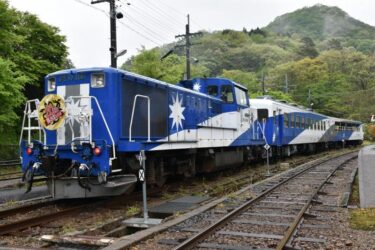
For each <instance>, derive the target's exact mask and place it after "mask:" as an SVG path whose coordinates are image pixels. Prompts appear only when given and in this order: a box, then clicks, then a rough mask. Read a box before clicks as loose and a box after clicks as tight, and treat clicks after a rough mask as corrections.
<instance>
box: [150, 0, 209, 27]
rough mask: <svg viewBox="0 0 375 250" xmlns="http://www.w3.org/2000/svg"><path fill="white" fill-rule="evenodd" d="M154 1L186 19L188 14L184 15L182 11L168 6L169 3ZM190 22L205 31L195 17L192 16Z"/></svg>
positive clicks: (159, 0)
mask: <svg viewBox="0 0 375 250" xmlns="http://www.w3.org/2000/svg"><path fill="white" fill-rule="evenodd" d="M154 1H157V2H159V3H161V4H162V5H164V6H165V7H167V8H169V9H170V10H172V11H174V12H176V13H178V14H180V15H182V16H184V17H186V14H185V13H182V12H181V11H179V10H178V9H176V8H174V7H173V6H171V5H169V4H167V3H165V2H164V1H162V0H154ZM190 21H191V22H192V23H194V24H195V25H197V26H198V27H199V28H201V29H202V30H204V29H205V28H204V27H203V26H201V25H200V24H199V23H198V22H196V21H195V17H191V16H190Z"/></svg>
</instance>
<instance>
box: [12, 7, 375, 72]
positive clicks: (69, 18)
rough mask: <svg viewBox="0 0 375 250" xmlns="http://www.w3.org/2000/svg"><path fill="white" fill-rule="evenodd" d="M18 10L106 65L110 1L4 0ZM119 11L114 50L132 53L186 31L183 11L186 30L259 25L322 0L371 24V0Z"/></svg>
mask: <svg viewBox="0 0 375 250" xmlns="http://www.w3.org/2000/svg"><path fill="white" fill-rule="evenodd" d="M8 2H9V4H10V5H11V6H12V7H14V8H16V9H18V10H21V11H28V12H30V13H33V14H36V15H37V16H38V17H39V18H40V19H41V20H42V21H44V22H46V23H48V24H51V25H54V26H56V27H58V28H59V29H60V33H61V34H62V35H64V36H66V39H67V42H66V45H67V46H68V47H69V58H70V59H71V60H72V61H73V63H74V65H75V66H76V67H93V66H108V65H109V64H110V56H109V42H110V41H109V36H110V34H109V17H108V12H109V4H108V3H100V4H95V5H91V4H90V3H91V0H8ZM116 2H117V5H118V8H117V11H119V12H122V13H123V14H124V18H122V19H120V21H119V22H118V24H117V27H118V28H117V36H118V45H117V47H118V50H119V51H120V50H122V49H127V50H128V53H127V54H126V55H125V56H123V57H121V58H120V59H119V61H118V65H119V66H120V65H121V64H122V63H123V62H124V61H125V60H126V58H128V57H130V56H131V55H135V54H136V53H137V51H138V49H140V48H141V47H142V46H145V47H146V48H152V47H155V46H160V45H162V44H164V43H169V42H172V41H175V37H174V36H175V35H177V34H181V33H184V32H185V23H186V15H187V14H190V16H191V32H196V31H198V30H202V29H204V30H207V31H214V30H222V29H236V30H242V28H243V27H246V28H247V29H248V30H249V29H251V28H256V27H263V26H266V25H267V24H268V23H270V22H271V21H272V20H274V18H275V17H277V16H279V15H282V14H284V13H287V12H292V11H294V10H296V9H299V8H302V7H305V6H312V5H315V4H318V3H320V4H325V5H329V6H338V7H339V8H341V9H343V10H344V11H345V12H347V13H348V14H349V15H350V16H352V17H354V18H356V19H359V20H361V21H363V22H365V23H368V24H370V25H372V26H375V15H374V11H375V1H374V0H321V1H315V0H120V1H116Z"/></svg>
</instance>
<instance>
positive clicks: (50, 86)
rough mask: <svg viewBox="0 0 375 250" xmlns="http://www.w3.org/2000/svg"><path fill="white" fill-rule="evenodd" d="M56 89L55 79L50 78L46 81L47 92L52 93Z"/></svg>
mask: <svg viewBox="0 0 375 250" xmlns="http://www.w3.org/2000/svg"><path fill="white" fill-rule="evenodd" d="M55 89H56V79H55V78H50V79H48V91H54V90H55Z"/></svg>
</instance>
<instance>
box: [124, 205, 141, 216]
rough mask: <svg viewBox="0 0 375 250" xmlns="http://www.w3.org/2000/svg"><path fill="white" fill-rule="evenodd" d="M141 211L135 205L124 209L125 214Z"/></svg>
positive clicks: (130, 214) (131, 214)
mask: <svg viewBox="0 0 375 250" xmlns="http://www.w3.org/2000/svg"><path fill="white" fill-rule="evenodd" d="M140 211H141V209H140V208H139V207H137V206H130V207H128V208H127V210H126V216H129V217H130V216H133V215H135V214H138V213H139V212H140Z"/></svg>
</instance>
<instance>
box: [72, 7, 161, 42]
mask: <svg viewBox="0 0 375 250" xmlns="http://www.w3.org/2000/svg"><path fill="white" fill-rule="evenodd" d="M73 1H75V2H77V3H80V4H82V5H85V6H87V7H90V8H92V9H94V10H96V11H99V12H101V13H103V14H104V15H106V16H107V17H110V15H109V13H108V12H106V11H104V10H102V9H100V8H98V7H95V6H93V5H92V4H88V3H86V2H84V1H82V0H73ZM118 22H119V23H120V24H121V25H123V26H124V27H126V28H127V29H129V30H131V31H133V32H134V33H136V34H138V35H139V36H141V37H143V38H144V39H146V40H148V41H150V42H152V43H154V44H155V45H157V46H162V44H161V43H159V42H156V41H155V40H154V39H152V38H150V37H148V36H146V35H144V34H142V33H141V32H139V31H137V30H135V29H134V28H132V27H131V26H129V25H127V24H126V23H124V22H122V21H121V20H118Z"/></svg>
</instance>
